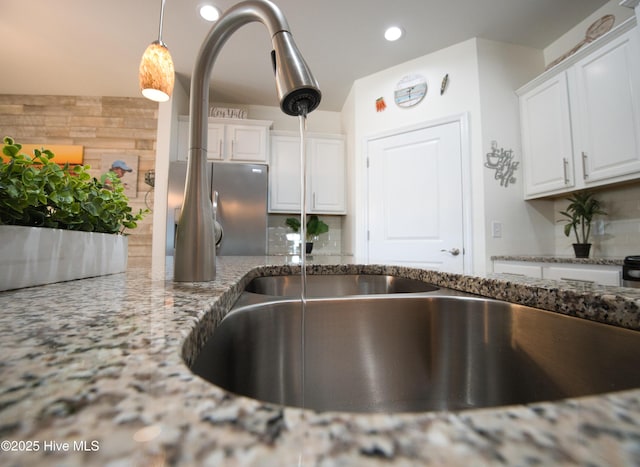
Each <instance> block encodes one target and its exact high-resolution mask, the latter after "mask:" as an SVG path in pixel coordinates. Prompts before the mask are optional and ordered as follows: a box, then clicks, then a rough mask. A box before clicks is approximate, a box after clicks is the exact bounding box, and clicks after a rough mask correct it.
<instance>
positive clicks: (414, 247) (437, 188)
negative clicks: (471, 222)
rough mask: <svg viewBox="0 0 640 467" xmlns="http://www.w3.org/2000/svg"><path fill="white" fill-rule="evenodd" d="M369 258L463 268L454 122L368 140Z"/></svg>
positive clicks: (457, 135)
mask: <svg viewBox="0 0 640 467" xmlns="http://www.w3.org/2000/svg"><path fill="white" fill-rule="evenodd" d="M368 158H369V161H368V162H369V170H368V200H367V201H368V203H367V209H368V239H369V241H368V255H369V262H370V263H384V264H402V265H407V266H416V267H425V268H429V269H436V270H440V271H445V272H454V273H463V272H464V260H463V258H464V254H463V238H464V235H463V206H462V203H463V196H462V148H461V130H460V122H451V123H445V124H442V125H437V126H432V127H428V128H422V129H418V130H414V131H408V132H406V133H400V134H397V135H393V136H388V137H385V138H379V139H375V140H371V141H369V142H368Z"/></svg>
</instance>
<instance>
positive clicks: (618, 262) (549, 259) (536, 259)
mask: <svg viewBox="0 0 640 467" xmlns="http://www.w3.org/2000/svg"><path fill="white" fill-rule="evenodd" d="M491 260H492V261H525V262H532V263H566V264H594V265H607V266H622V264H623V263H624V258H575V257H572V256H530V255H520V256H518V255H516V256H513V255H511V256H492V257H491Z"/></svg>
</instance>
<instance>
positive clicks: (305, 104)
mask: <svg viewBox="0 0 640 467" xmlns="http://www.w3.org/2000/svg"><path fill="white" fill-rule="evenodd" d="M272 41H273V51H272V52H271V60H272V62H273V71H274V73H275V75H276V90H277V92H278V98H279V99H280V108H281V109H282V111H283V112H284V113H286V114H287V115H293V116H297V115H304V116H306V115H307V114H308V113H310V112H312V111H313V110H315V109H316V108H317V107H318V105H319V104H320V98H321V96H322V93H321V92H320V88H319V86H318V82H317V81H316V79H315V78H314V77H313V74H311V70H310V69H309V67H308V66H307V63H306V62H305V61H304V58H302V54H301V53H300V51H299V50H298V47H296V43H295V42H294V40H293V37H291V34H290V33H289V31H278V32H277V33H276V34H274V35H273V38H272Z"/></svg>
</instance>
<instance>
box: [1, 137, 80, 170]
mask: <svg viewBox="0 0 640 467" xmlns="http://www.w3.org/2000/svg"><path fill="white" fill-rule="evenodd" d="M0 146H2V142H0ZM42 148H44V149H48V150H49V151H51V152H52V153H53V154H54V156H55V157H54V158H53V162H55V163H56V164H58V165H64V164H66V163H67V162H68V163H69V165H78V164H82V161H83V157H84V146H80V145H75V144H49V143H41V144H23V145H22V150H21V151H20V154H25V155H27V156H29V157H33V151H34V150H36V149H38V150H42ZM0 149H2V148H1V147H0ZM0 157H2V159H4V160H5V161H8V160H9V159H10V158H9V156H5V155H4V154H2V151H1V150H0Z"/></svg>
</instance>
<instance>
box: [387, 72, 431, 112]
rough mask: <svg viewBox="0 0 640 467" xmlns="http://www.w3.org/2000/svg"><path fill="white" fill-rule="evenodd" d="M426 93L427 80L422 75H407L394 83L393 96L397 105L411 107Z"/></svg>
mask: <svg viewBox="0 0 640 467" xmlns="http://www.w3.org/2000/svg"><path fill="white" fill-rule="evenodd" d="M426 94H427V80H426V79H425V77H424V76H422V75H407V76H405V77H403V78H402V79H401V80H400V81H398V84H397V85H396V90H395V92H394V98H395V101H396V104H398V106H399V107H411V106H414V105H416V104H417V103H419V102H420V101H421V100H422V99H423V98H424V96H425V95H426Z"/></svg>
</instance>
